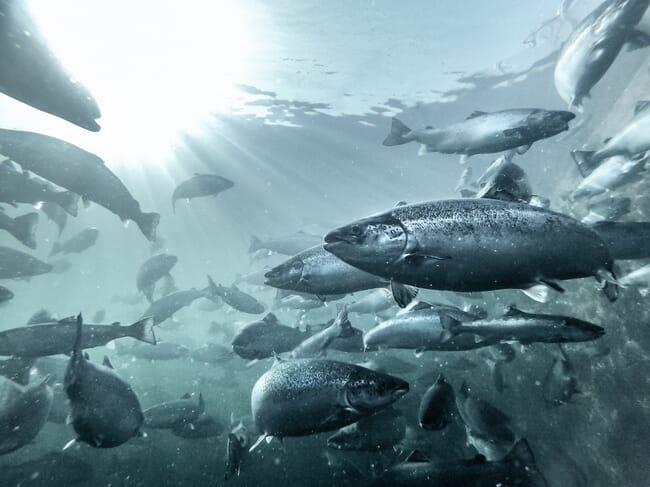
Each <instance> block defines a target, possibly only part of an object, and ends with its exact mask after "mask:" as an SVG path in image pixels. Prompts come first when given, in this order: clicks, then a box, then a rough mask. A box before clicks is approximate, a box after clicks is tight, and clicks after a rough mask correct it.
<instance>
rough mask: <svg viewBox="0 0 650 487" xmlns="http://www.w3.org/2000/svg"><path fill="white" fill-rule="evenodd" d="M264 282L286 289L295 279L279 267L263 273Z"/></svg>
mask: <svg viewBox="0 0 650 487" xmlns="http://www.w3.org/2000/svg"><path fill="white" fill-rule="evenodd" d="M264 284H266V285H267V286H271V287H276V288H280V289H288V287H287V286H290V285H291V284H295V279H294V278H293V277H291V276H287V275H286V274H285V273H283V272H282V270H281V269H278V268H275V269H271V270H270V271H268V272H266V273H265V274H264Z"/></svg>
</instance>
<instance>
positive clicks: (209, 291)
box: [203, 275, 219, 300]
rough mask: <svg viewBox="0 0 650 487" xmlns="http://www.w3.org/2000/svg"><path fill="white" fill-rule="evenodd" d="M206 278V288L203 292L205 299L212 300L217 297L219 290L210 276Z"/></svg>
mask: <svg viewBox="0 0 650 487" xmlns="http://www.w3.org/2000/svg"><path fill="white" fill-rule="evenodd" d="M207 277H208V286H207V287H206V288H205V289H204V290H203V294H204V296H205V297H206V298H208V299H211V300H214V299H216V298H218V297H219V289H218V288H217V285H216V284H215V283H214V280H213V279H212V277H211V276H210V275H208V276H207Z"/></svg>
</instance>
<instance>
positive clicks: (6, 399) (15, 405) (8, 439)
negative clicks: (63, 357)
mask: <svg viewBox="0 0 650 487" xmlns="http://www.w3.org/2000/svg"><path fill="white" fill-rule="evenodd" d="M52 397H53V393H52V389H51V388H50V387H49V386H48V385H47V380H44V381H42V382H41V383H40V384H37V385H33V386H25V387H22V386H19V385H18V384H15V383H14V382H12V381H11V380H9V379H6V378H4V377H2V378H0V455H4V454H6V453H9V452H12V451H14V450H17V449H19V448H21V447H23V446H25V445H27V444H28V443H31V442H32V441H33V440H34V438H35V437H36V435H37V434H38V432H39V431H40V430H41V428H42V427H43V425H45V422H46V421H47V417H48V416H49V414H50V408H51V407H52Z"/></svg>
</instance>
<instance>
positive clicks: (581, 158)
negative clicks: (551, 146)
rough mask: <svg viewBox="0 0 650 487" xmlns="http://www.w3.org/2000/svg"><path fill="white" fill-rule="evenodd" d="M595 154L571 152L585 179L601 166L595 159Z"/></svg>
mask: <svg viewBox="0 0 650 487" xmlns="http://www.w3.org/2000/svg"><path fill="white" fill-rule="evenodd" d="M595 153H596V152H594V151H586V150H574V151H571V157H572V158H573V160H574V162H575V163H576V166H577V167H578V171H580V174H581V175H582V177H583V178H586V177H587V176H589V175H590V174H591V173H592V172H594V169H596V168H597V167H598V166H599V165H600V162H599V161H598V160H596V159H595V158H594V154H595Z"/></svg>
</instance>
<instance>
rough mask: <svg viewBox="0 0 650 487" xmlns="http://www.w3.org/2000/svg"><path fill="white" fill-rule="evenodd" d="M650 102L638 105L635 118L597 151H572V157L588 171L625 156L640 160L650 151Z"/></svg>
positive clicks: (641, 102) (642, 102)
mask: <svg viewBox="0 0 650 487" xmlns="http://www.w3.org/2000/svg"><path fill="white" fill-rule="evenodd" d="M649 131H650V101H640V102H639V103H637V104H636V107H635V111H634V117H633V118H632V120H631V121H630V122H629V123H628V124H627V125H625V126H624V127H623V128H622V129H621V130H620V131H619V132H618V133H616V134H615V135H614V136H613V137H611V138H608V139H606V140H605V142H604V143H603V146H602V147H601V148H600V149H598V150H597V151H595V152H593V151H572V152H571V155H572V156H573V159H574V160H575V161H576V164H578V167H584V168H586V170H590V169H591V168H596V167H598V166H599V165H600V164H601V161H604V160H605V159H607V158H610V157H614V156H625V157H628V158H638V157H641V156H642V155H643V153H645V152H646V151H648V150H650V135H648V133H649Z"/></svg>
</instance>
